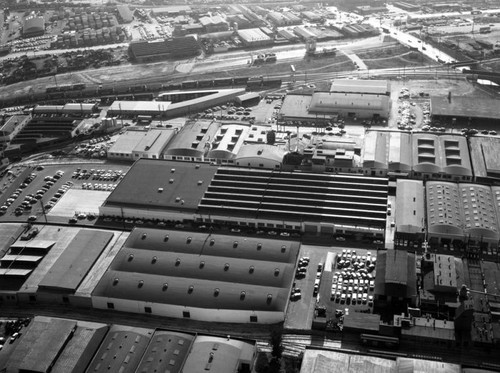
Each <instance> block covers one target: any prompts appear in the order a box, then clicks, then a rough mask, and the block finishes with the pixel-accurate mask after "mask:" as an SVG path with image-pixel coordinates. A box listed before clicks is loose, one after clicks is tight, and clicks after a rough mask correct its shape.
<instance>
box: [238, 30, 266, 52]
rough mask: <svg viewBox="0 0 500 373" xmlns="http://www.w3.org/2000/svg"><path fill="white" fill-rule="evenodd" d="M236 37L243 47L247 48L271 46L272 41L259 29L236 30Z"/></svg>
mask: <svg viewBox="0 0 500 373" xmlns="http://www.w3.org/2000/svg"><path fill="white" fill-rule="evenodd" d="M238 36H239V37H240V39H241V41H242V43H243V45H245V46H247V47H262V46H266V45H271V44H273V42H274V41H273V39H271V38H270V37H269V36H267V35H266V34H265V33H264V32H262V30H261V29H259V28H252V29H245V30H238Z"/></svg>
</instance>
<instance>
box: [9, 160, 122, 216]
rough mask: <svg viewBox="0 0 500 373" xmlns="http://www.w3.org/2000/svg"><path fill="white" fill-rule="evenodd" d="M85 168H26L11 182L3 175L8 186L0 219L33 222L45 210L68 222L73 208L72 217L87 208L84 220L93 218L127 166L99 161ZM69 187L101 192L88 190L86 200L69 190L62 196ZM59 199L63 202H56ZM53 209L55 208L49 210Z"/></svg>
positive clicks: (60, 166) (64, 166) (69, 166)
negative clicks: (90, 191)
mask: <svg viewBox="0 0 500 373" xmlns="http://www.w3.org/2000/svg"><path fill="white" fill-rule="evenodd" d="M85 167H86V165H57V166H41V165H40V166H36V167H26V169H25V170H23V171H22V172H21V173H20V175H19V177H18V178H16V179H15V180H14V181H9V179H8V178H9V177H10V176H9V175H5V176H4V179H3V181H4V184H9V185H8V186H6V189H5V191H4V193H3V194H2V196H1V197H0V213H1V215H2V216H3V219H2V220H9V221H26V220H31V221H35V220H37V218H38V217H40V216H41V215H43V213H44V212H45V214H47V217H48V218H51V219H50V220H51V221H55V222H68V220H67V218H68V217H69V214H70V211H69V210H70V209H71V210H73V214H71V216H73V215H75V213H77V212H78V213H80V212H83V211H87V210H88V211H89V214H88V215H89V216H88V217H87V214H86V216H85V217H84V219H85V218H89V220H93V219H94V218H95V215H94V214H95V212H96V208H97V207H98V206H99V205H100V204H102V202H103V201H104V199H105V198H106V196H107V195H109V193H110V192H111V191H112V190H113V189H114V188H115V187H116V185H117V184H118V183H119V181H120V180H121V179H122V178H123V176H124V175H125V173H126V172H127V171H128V169H129V168H130V166H129V165H117V164H102V163H100V164H90V165H89V167H88V168H85ZM93 167H95V169H94V168H93ZM104 167H105V168H104ZM83 171H85V173H84V172H83ZM84 184H85V186H84ZM71 189H80V190H81V189H87V190H92V191H99V192H101V193H89V194H88V197H89V198H85V199H82V198H81V194H80V198H77V197H76V193H70V194H69V197H68V198H64V197H66V193H68V191H70V190H71ZM71 196H73V197H71ZM61 200H64V201H65V202H63V203H62V204H61V205H59V203H60V202H61ZM59 206H60V207H59ZM52 209H54V210H55V211H51V210H52ZM59 214H61V215H59ZM82 216H83V215H82ZM75 217H76V216H75ZM61 218H64V219H63V220H61Z"/></svg>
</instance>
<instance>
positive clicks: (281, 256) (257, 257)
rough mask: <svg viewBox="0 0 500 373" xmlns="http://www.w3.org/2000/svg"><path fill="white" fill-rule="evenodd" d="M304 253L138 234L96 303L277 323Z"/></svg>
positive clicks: (205, 236)
mask: <svg viewBox="0 0 500 373" xmlns="http://www.w3.org/2000/svg"><path fill="white" fill-rule="evenodd" d="M298 249H299V245H298V243H296V242H293V241H287V242H286V243H284V242H281V241H278V240H272V239H262V238H260V237H259V238H256V239H250V238H246V239H243V240H242V239H235V237H234V236H224V235H214V234H210V233H195V232H182V231H165V230H155V229H139V228H136V229H135V230H134V231H133V232H132V233H131V234H130V236H129V238H128V239H127V241H126V242H125V244H124V246H123V248H122V249H121V250H120V252H119V253H118V254H117V255H116V257H115V259H114V260H113V262H112V263H111V265H110V267H109V269H108V271H107V272H106V273H105V274H104V276H103V278H102V279H101V281H100V282H99V284H98V285H97V286H96V288H95V290H94V292H93V294H92V303H93V305H94V307H97V308H109V304H110V303H111V304H113V306H112V308H113V309H116V310H122V311H127V312H146V313H152V314H157V315H163V316H169V317H177V318H182V317H184V318H186V317H187V318H192V319H196V320H205V321H224V322H240V323H241V322H260V323H274V322H279V321H282V320H283V318H284V312H285V307H286V305H287V301H288V296H289V291H290V290H289V289H290V286H291V284H292V282H293V278H294V267H295V260H296V257H297V254H298ZM215 309H216V310H217V311H216V312H215V311H214V310H215ZM236 310H237V311H238V312H235V311H236Z"/></svg>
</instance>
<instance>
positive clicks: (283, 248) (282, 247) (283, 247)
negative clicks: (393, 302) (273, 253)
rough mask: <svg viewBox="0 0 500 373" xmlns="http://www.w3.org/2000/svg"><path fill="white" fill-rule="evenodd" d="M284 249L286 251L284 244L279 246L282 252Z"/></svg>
mask: <svg viewBox="0 0 500 373" xmlns="http://www.w3.org/2000/svg"><path fill="white" fill-rule="evenodd" d="M285 251H286V246H285V245H283V246H281V252H282V253H284V252H285Z"/></svg>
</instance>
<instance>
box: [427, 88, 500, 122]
mask: <svg viewBox="0 0 500 373" xmlns="http://www.w3.org/2000/svg"><path fill="white" fill-rule="evenodd" d="M430 112H431V117H432V119H434V120H437V121H441V122H445V123H453V122H456V123H457V124H458V125H462V126H464V127H474V126H480V125H481V123H484V122H485V121H486V122H489V123H491V124H493V125H497V126H498V124H500V112H499V111H498V100H494V99H484V98H474V97H465V96H453V95H452V94H451V92H450V94H449V95H448V97H431V105H430Z"/></svg>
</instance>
